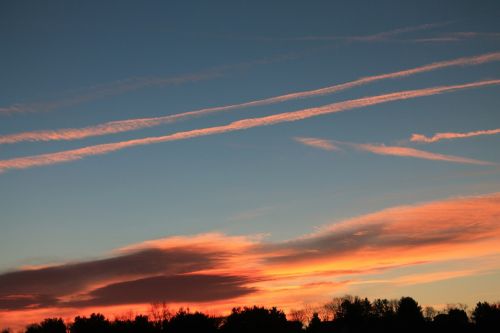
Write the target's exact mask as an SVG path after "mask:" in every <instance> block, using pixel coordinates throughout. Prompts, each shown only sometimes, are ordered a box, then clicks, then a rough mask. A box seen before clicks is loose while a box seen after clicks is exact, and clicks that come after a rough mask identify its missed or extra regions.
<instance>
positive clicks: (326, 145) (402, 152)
mask: <svg viewBox="0 0 500 333" xmlns="http://www.w3.org/2000/svg"><path fill="white" fill-rule="evenodd" d="M295 140H296V141H297V142H300V143H302V144H304V145H307V146H311V147H314V148H319V149H323V150H329V151H332V150H339V149H340V148H339V147H338V145H344V146H349V147H353V148H355V149H357V150H362V151H367V152H370V153H373V154H377V155H390V156H401V157H414V158H421V159H425V160H434V161H445V162H454V163H464V164H477V165H495V163H492V162H488V161H481V160H476V159H472V158H467V157H460V156H453V155H445V154H437V153H432V152H428V151H424V150H419V149H414V148H409V147H402V146H386V145H382V144H371V143H353V142H343V141H331V140H326V139H318V138H298V139H297V138H296V139H295Z"/></svg>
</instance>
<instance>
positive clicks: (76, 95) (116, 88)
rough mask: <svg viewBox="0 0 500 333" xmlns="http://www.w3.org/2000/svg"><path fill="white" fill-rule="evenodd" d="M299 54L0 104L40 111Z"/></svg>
mask: <svg viewBox="0 0 500 333" xmlns="http://www.w3.org/2000/svg"><path fill="white" fill-rule="evenodd" d="M295 57H297V55H296V54H293V53H289V54H283V55H278V56H274V57H270V58H262V59H257V60H253V61H248V62H242V63H238V64H230V65H223V66H217V67H212V68H208V69H205V70H202V71H200V72H195V73H188V74H182V75H176V76H158V77H149V76H143V77H131V78H127V79H123V80H117V81H114V82H109V83H104V84H99V85H96V86H93V87H88V88H84V89H80V90H78V91H72V92H67V93H65V94H64V95H65V96H63V97H60V98H57V99H53V100H48V101H37V102H32V103H18V104H13V105H10V106H6V107H0V115H2V114H13V113H26V112H37V111H52V110H57V109H60V108H64V107H69V106H73V105H78V104H81V103H85V102H90V101H94V100H98V99H102V98H105V97H108V96H115V95H120V94H124V93H126V92H129V91H136V90H139V89H144V88H147V87H161V86H171V85H179V84H183V83H189V82H199V81H205V80H209V79H215V78H218V77H222V76H224V75H226V74H227V72H229V71H231V70H244V69H247V68H248V67H251V66H254V65H260V64H269V63H274V62H278V61H282V60H286V59H291V58H295ZM70 140H71V139H70ZM28 141H37V140H28ZM40 141H48V140H43V139H41V140H40Z"/></svg>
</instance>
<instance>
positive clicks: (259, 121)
mask: <svg viewBox="0 0 500 333" xmlns="http://www.w3.org/2000/svg"><path fill="white" fill-rule="evenodd" d="M498 84H500V80H485V81H478V82H472V83H466V84H459V85H452V86H440V87H433V88H425V89H416V90H406V91H399V92H395V93H389V94H384V95H377V96H370V97H364V98H359V99H353V100H348V101H344V102H338V103H332V104H328V105H325V106H321V107H315V108H309V109H303V110H298V111H290V112H284V113H279V114H275V115H270V116H265V117H259V118H249V119H242V120H238V121H234V122H232V123H230V124H228V125H222V126H215V127H208V128H200V129H194V130H190V131H184V132H177V133H174V134H169V135H164V136H157V137H147V138H142V139H135V140H129V141H121V142H115V143H106V144H99V145H94V146H88V147H84V148H79V149H73V150H66V151H61V152H57V153H49V154H42V155H35V156H28V157H19V158H13V159H8V160H0V172H3V171H7V170H11V169H26V168H31V167H36V166H43V165H52V164H57V163H64V162H71V161H76V160H80V159H83V158H85V157H88V156H95V155H103V154H107V153H110V152H114V151H118V150H122V149H125V148H129V147H134V146H142V145H148V144H153V143H160V142H170V141H178V140H186V139H190V138H196V137H201V136H207V135H214V134H221V133H227V132H234V131H241V130H245V129H250V128H254V127H261V126H268V125H275V124H279V123H284V122H292V121H299V120H303V119H308V118H311V117H316V116H320V115H325V114H330V113H336V112H342V111H346V110H351V109H356V108H361V107H366V106H370V105H377V104H381V103H387V102H392V101H398V100H406V99H412V98H417V97H423V96H431V95H437V94H442V93H447V92H453V91H457V90H462V89H469V88H478V87H486V86H492V85H498Z"/></svg>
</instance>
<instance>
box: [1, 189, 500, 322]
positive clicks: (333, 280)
mask: <svg viewBox="0 0 500 333" xmlns="http://www.w3.org/2000/svg"><path fill="white" fill-rule="evenodd" d="M499 218H500V193H493V194H488V195H482V196H471V197H459V198H452V199H447V200H437V201H433V202H428V203H420V204H415V205H406V206H398V207H393V208H389V209H385V210H381V211H378V212H375V213H371V214H366V215H362V216H358V217H354V218H351V219H347V220H344V221H341V222H338V223H335V224H332V225H326V226H324V227H322V228H321V229H319V230H317V231H316V232H314V233H311V234H307V235H303V236H301V237H297V238H294V239H291V240H288V241H283V242H266V241H264V240H263V239H259V238H253V239H251V238H250V237H241V236H240V237H238V236H227V235H223V234H206V235H197V236H183V237H172V238H165V239H159V240H154V241H148V242H144V243H139V244H135V245H132V246H129V247H127V248H123V249H119V250H117V251H115V252H114V253H113V254H111V255H108V256H107V257H106V258H103V259H94V260H90V261H80V262H71V263H61V264H56V265H52V266H47V267H42V268H37V269H21V270H14V271H10V272H6V273H2V274H0V316H2V318H3V317H6V318H9V317H12V316H13V315H16V318H17V320H18V321H22V320H23V318H24V320H25V318H31V316H32V313H35V314H36V313H37V311H41V310H43V309H50V310H51V311H53V313H54V312H55V311H57V312H58V313H59V312H60V311H61V312H63V311H68V310H67V309H74V310H73V311H75V312H76V311H78V312H81V311H82V310H83V309H86V308H92V309H99V311H104V312H106V309H108V310H109V311H113V310H114V309H116V308H114V307H115V306H127V305H128V306H132V305H134V304H136V305H140V304H148V303H150V302H153V301H166V302H169V303H170V304H186V303H190V305H191V306H194V307H207V306H209V307H212V306H213V305H214V302H216V303H217V304H220V305H221V306H225V307H226V308H231V307H232V306H234V304H235V303H238V304H263V305H275V304H281V305H283V304H285V306H287V305H288V306H297V305H300V304H301V302H302V300H303V297H309V298H311V299H316V300H323V299H326V298H327V297H329V295H331V292H332V291H335V290H338V288H343V289H344V290H345V291H348V290H349V288H350V286H351V285H352V286H355V285H359V284H363V283H373V282H377V283H380V282H383V283H386V284H390V285H393V286H394V287H397V286H399V285H407V284H424V283H432V282H435V281H440V280H443V279H450V278H457V277H461V276H467V275H474V274H480V273H481V269H482V267H481V264H479V263H478V262H477V258H480V257H487V256H497V255H498V254H499V253H500V242H499V240H500V226H499V225H498V223H497V222H498V219H499ZM415 221H418V223H416V222H415ZM469 259H470V260H471V261H470V262H471V265H470V267H469V266H468V268H467V270H463V269H462V270H457V269H453V267H450V269H452V270H448V271H447V270H446V269H445V268H443V267H446V265H445V266H443V265H437V264H442V263H446V262H450V261H453V262H456V261H461V260H469ZM472 259H476V260H475V261H472ZM490 261H491V260H490ZM242 262H244V263H245V265H243V266H242V265H241V263H242ZM491 262H492V263H493V266H491V265H488V266H487V269H495V268H498V267H499V266H498V260H493V261H491ZM424 263H425V264H427V265H431V264H436V265H437V266H436V267H437V268H438V269H439V270H438V271H432V270H431V271H429V266H427V267H426V269H425V270H419V267H420V266H421V265H422V264H424ZM409 266H412V267H414V269H413V270H412V273H411V274H410V275H408V272H404V271H400V270H399V269H400V268H404V267H409ZM388 272H390V274H385V273H388ZM180 286H183V287H182V288H181V287H180ZM186 286H188V288H186ZM304 287H308V288H307V293H304ZM110 307H111V308H110ZM20 312H22V313H24V314H25V316H21V315H20V314H21V313H20ZM38 313H39V312H38ZM53 313H52V314H53ZM17 315H19V316H17ZM41 315H46V314H45V313H44V314H41Z"/></svg>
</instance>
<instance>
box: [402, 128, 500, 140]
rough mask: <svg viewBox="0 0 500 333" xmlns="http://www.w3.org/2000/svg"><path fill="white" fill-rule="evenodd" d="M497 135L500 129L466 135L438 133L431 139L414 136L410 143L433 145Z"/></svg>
mask: <svg viewBox="0 0 500 333" xmlns="http://www.w3.org/2000/svg"><path fill="white" fill-rule="evenodd" d="M495 134H500V128H497V129H491V130H480V131H472V132H465V133H457V132H444V133H436V134H434V135H433V136H431V137H428V136H425V135H423V134H412V136H411V138H410V141H411V142H417V143H433V142H438V141H441V140H454V139H463V138H471V137H474V136H482V135H495Z"/></svg>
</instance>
